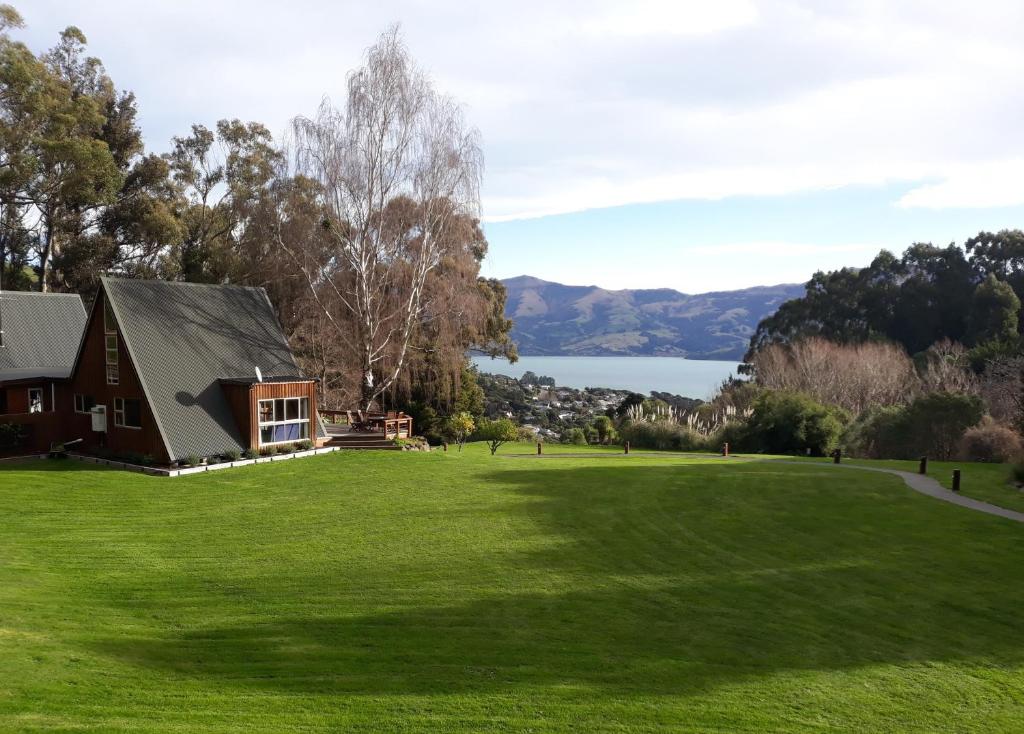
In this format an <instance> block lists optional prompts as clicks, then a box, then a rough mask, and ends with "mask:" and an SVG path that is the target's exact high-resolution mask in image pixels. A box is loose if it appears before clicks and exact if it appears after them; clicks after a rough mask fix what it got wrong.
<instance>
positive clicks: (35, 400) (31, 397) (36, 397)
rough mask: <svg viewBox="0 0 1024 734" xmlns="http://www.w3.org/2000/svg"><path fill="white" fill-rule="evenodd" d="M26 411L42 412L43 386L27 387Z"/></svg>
mask: <svg viewBox="0 0 1024 734" xmlns="http://www.w3.org/2000/svg"><path fill="white" fill-rule="evenodd" d="M28 412H29V413H42V412H43V388H41V387H30V388H29V389H28Z"/></svg>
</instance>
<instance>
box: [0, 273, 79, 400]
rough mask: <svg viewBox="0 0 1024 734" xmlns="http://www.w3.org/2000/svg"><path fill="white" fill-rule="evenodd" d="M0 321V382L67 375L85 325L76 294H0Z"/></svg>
mask: <svg viewBox="0 0 1024 734" xmlns="http://www.w3.org/2000/svg"><path fill="white" fill-rule="evenodd" d="M0 321H2V326H0V328H3V332H4V333H3V344H4V346H3V347H0V380H14V379H20V378H24V377H67V376H68V375H69V374H70V373H71V368H72V367H73V366H74V363H75V354H76V353H77V351H78V344H79V342H80V341H81V339H82V332H83V331H85V321H86V314H85V307H84V306H83V305H82V299H81V298H80V297H79V296H78V295H77V294H74V293H30V292H25V291H3V292H0Z"/></svg>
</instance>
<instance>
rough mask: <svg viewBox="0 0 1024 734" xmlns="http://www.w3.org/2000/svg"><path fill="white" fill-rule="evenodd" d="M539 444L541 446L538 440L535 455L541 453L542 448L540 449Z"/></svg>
mask: <svg viewBox="0 0 1024 734" xmlns="http://www.w3.org/2000/svg"><path fill="white" fill-rule="evenodd" d="M541 446H542V444H541V442H540V441H538V442H537V456H540V455H541V454H542V453H543V450H542V449H541Z"/></svg>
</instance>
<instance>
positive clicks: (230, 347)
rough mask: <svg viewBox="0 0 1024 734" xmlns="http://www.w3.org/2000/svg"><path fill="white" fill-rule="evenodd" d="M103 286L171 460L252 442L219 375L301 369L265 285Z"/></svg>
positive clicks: (283, 373)
mask: <svg viewBox="0 0 1024 734" xmlns="http://www.w3.org/2000/svg"><path fill="white" fill-rule="evenodd" d="M103 288H104V291H105V292H106V293H107V295H108V296H109V298H110V303H111V306H112V307H113V309H114V316H115V318H116V319H117V323H118V327H119V329H120V332H121V334H122V338H123V339H124V343H125V346H126V347H127V348H128V352H129V354H130V355H131V358H132V362H133V364H134V365H135V369H136V370H137V371H138V373H139V379H140V381H141V382H142V386H143V389H144V390H145V392H146V395H147V397H148V398H149V404H150V407H151V408H152V410H153V414H154V416H155V417H156V420H157V423H158V424H159V426H160V431H161V433H162V434H163V438H164V443H165V444H166V446H167V450H168V453H169V454H170V457H171V459H172V460H176V459H181V458H183V457H185V456H188V455H190V454H197V455H199V456H208V455H212V454H217V453H220V452H222V451H224V450H226V449H230V448H236V449H242V448H247V447H248V442H247V441H243V438H242V435H241V433H240V432H239V429H238V426H237V425H236V424H235V419H234V417H233V415H232V413H231V409H230V407H229V405H228V402H227V400H226V398H225V396H224V392H223V389H222V388H221V385H220V380H221V379H222V378H232V377H236V376H239V375H248V374H250V373H252V374H255V370H254V368H255V367H259V368H260V371H261V372H262V373H263V375H265V376H266V377H267V378H268V379H273V378H275V377H291V376H296V375H301V374H302V373H301V371H300V370H299V368H298V366H297V365H296V364H295V359H294V358H293V357H292V353H291V349H289V347H288V340H287V339H286V338H285V336H284V333H283V332H282V331H281V326H280V324H279V323H278V321H277V316H276V315H275V314H274V310H273V308H272V307H271V305H270V301H269V299H268V298H267V294H266V292H265V291H264V290H263V289H262V288H246V287H242V286H228V285H200V284H195V283H173V282H167V281H158V280H126V279H121V278H103ZM300 379H302V378H300Z"/></svg>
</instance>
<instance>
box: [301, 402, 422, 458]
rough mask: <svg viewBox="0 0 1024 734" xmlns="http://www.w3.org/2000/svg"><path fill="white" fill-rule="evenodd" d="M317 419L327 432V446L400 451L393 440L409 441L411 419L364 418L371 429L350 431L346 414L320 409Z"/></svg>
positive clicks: (341, 411) (378, 416) (400, 417)
mask: <svg viewBox="0 0 1024 734" xmlns="http://www.w3.org/2000/svg"><path fill="white" fill-rule="evenodd" d="M319 412H320V416H321V417H322V418H323V420H324V427H325V428H326V430H327V441H326V444H325V445H327V446H339V447H342V448H376V449H386V448H399V447H398V446H395V444H394V443H393V442H394V439H396V438H411V437H412V435H413V433H412V418H410V417H409V416H407V415H402V414H392V415H371V416H367V423H368V425H369V426H370V428H368V429H367V428H361V429H359V430H357V429H355V428H353V427H352V426H351V425H349V422H348V415H347V413H348V411H344V410H326V409H321V410H320V411H319Z"/></svg>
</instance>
